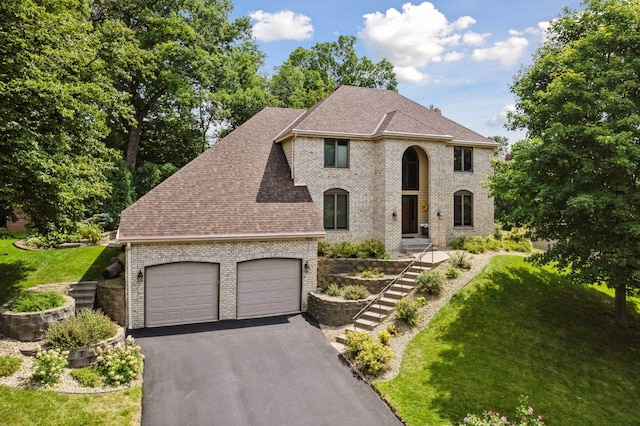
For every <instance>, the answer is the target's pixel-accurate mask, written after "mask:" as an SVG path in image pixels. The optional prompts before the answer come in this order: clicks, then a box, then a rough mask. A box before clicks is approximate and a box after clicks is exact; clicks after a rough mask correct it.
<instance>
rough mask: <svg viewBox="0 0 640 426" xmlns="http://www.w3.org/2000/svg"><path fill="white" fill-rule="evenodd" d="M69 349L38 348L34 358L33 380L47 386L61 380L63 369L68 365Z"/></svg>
mask: <svg viewBox="0 0 640 426" xmlns="http://www.w3.org/2000/svg"><path fill="white" fill-rule="evenodd" d="M68 355H69V351H60V350H58V349H49V350H47V351H43V350H40V349H39V350H38V351H37V352H36V356H35V358H34V360H33V374H31V380H33V381H34V382H37V383H39V384H42V385H45V386H53V385H55V384H56V383H58V382H59V381H60V374H62V369H63V368H64V367H65V366H66V365H67V356H68Z"/></svg>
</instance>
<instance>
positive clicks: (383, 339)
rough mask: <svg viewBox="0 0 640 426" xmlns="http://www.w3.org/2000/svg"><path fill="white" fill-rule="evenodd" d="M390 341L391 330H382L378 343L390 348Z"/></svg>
mask: <svg viewBox="0 0 640 426" xmlns="http://www.w3.org/2000/svg"><path fill="white" fill-rule="evenodd" d="M389 340H391V333H389V330H380V331H379V332H378V341H379V342H380V343H382V344H383V345H385V346H389Z"/></svg>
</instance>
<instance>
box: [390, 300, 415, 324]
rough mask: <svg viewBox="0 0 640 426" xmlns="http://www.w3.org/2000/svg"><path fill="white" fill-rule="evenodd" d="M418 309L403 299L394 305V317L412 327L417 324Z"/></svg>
mask: <svg viewBox="0 0 640 426" xmlns="http://www.w3.org/2000/svg"><path fill="white" fill-rule="evenodd" d="M418 308H419V306H418V304H417V303H416V302H414V301H413V300H409V299H408V298H406V297H405V298H404V299H402V300H400V301H399V302H398V303H396V307H395V311H396V317H397V318H398V319H401V320H402V321H404V322H405V323H407V325H410V326H411V327H413V326H414V325H416V324H417V323H418Z"/></svg>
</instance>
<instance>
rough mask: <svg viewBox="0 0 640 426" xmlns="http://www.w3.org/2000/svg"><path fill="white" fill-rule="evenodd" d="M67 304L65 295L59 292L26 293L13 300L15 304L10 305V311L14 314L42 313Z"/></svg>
mask: <svg viewBox="0 0 640 426" xmlns="http://www.w3.org/2000/svg"><path fill="white" fill-rule="evenodd" d="M65 302H66V299H65V298H64V295H63V294H62V293H58V292H57V291H47V292H44V293H41V292H37V291H25V292H22V293H20V294H19V295H18V296H17V297H16V298H15V299H13V302H11V303H10V304H9V309H10V310H11V311H13V312H42V311H46V310H47V309H53V308H59V307H60V306H63V305H64V303H65Z"/></svg>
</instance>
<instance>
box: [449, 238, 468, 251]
mask: <svg viewBox="0 0 640 426" xmlns="http://www.w3.org/2000/svg"><path fill="white" fill-rule="evenodd" d="M465 240H466V238H465V237H457V238H454V239H452V240H451V241H450V242H449V246H451V248H452V249H454V250H464V242H465Z"/></svg>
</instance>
